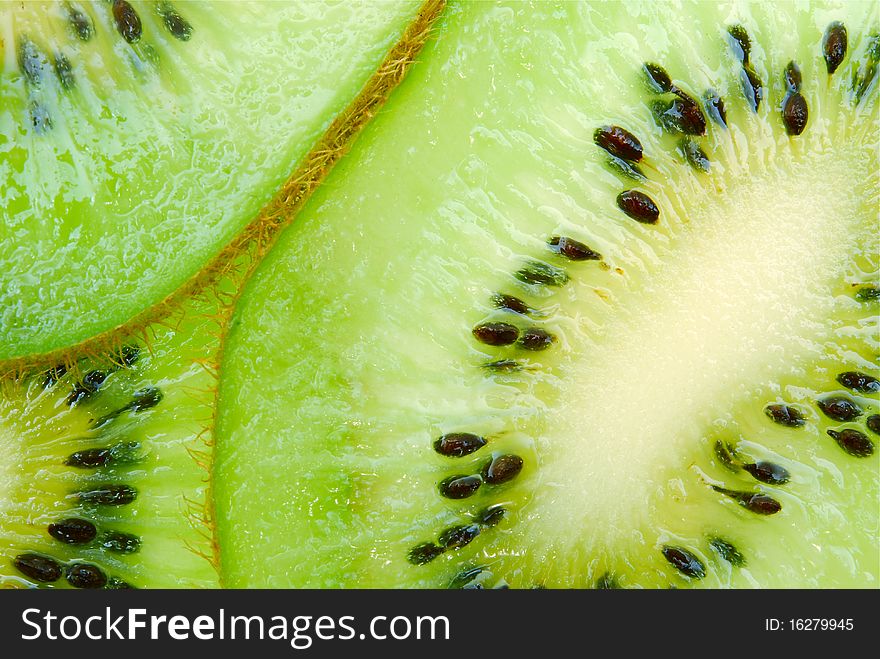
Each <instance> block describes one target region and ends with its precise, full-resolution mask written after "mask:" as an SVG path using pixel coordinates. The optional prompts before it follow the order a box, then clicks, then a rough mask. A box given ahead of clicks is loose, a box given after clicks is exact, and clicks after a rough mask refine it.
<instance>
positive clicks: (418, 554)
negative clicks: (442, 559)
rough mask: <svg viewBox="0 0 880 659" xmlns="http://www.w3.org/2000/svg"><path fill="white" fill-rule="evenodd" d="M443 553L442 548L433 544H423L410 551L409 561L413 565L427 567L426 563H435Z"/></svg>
mask: <svg viewBox="0 0 880 659" xmlns="http://www.w3.org/2000/svg"><path fill="white" fill-rule="evenodd" d="M442 553H443V548H442V547H438V546H437V545H435V544H434V543H433V542H423V543H422V544H420V545H416V546H415V547H413V548H412V549H410V550H409V553H408V554H407V560H408V561H409V562H410V563H412V564H413V565H425V564H426V563H430V562H431V561H433V560H434V559H435V558H437V557H438V556H439V555H440V554H442Z"/></svg>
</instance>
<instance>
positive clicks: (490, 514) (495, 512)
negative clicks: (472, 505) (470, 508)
mask: <svg viewBox="0 0 880 659" xmlns="http://www.w3.org/2000/svg"><path fill="white" fill-rule="evenodd" d="M506 514H507V510H506V509H505V508H504V506H501V505H499V504H495V505H493V506H489V507H488V508H484V509H483V510H481V511H480V512H478V513H477V514H476V515H475V516H474V521H475V522H477V524H482V525H483V526H488V527H492V526H496V525H497V524H498V522H500V521H501V520H502V519H504V516H505V515H506Z"/></svg>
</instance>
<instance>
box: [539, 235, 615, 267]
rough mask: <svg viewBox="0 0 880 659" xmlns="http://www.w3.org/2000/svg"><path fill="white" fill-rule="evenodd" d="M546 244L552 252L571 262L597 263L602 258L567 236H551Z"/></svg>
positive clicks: (597, 253)
mask: <svg viewBox="0 0 880 659" xmlns="http://www.w3.org/2000/svg"><path fill="white" fill-rule="evenodd" d="M547 244H548V245H549V246H550V249H551V250H552V251H554V252H555V253H557V254H559V255H560V256H564V257H565V258H567V259H569V260H571V261H598V260H599V259H601V258H602V255H601V254H599V252H596V251H593V250H592V249H590V248H589V247H587V246H586V245H584V244H583V243H582V242H579V241H577V240H574V239H573V238H568V237H567V236H553V237H552V238H551V239H550V240H549V241H547Z"/></svg>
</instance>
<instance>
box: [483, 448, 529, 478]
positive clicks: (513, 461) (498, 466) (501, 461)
mask: <svg viewBox="0 0 880 659" xmlns="http://www.w3.org/2000/svg"><path fill="white" fill-rule="evenodd" d="M522 468H523V459H522V458H521V457H519V456H518V455H499V456H497V457H494V458H492V460H490V461H489V462H488V463H487V464H486V466H485V467H483V478H484V479H485V481H486V482H487V483H489V484H490V485H501V484H502V483H507V482H508V481H511V480H513V479H514V478H516V477H517V476H519V472H521V471H522Z"/></svg>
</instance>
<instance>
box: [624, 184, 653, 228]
mask: <svg viewBox="0 0 880 659" xmlns="http://www.w3.org/2000/svg"><path fill="white" fill-rule="evenodd" d="M617 207H618V208H620V210H622V211H623V212H624V213H626V214H627V215H628V216H629V217H631V218H632V219H634V220H636V221H638V222H641V223H642V224H656V223H657V220H658V219H659V218H660V209H659V208H657V204H655V203H654V200H653V199H651V198H650V197H649V196H648V195H646V194H645V193H644V192H639V191H638V190H626V191H624V192H621V193H620V194H619V195H617Z"/></svg>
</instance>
